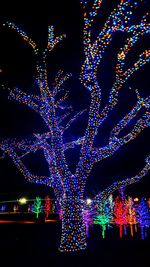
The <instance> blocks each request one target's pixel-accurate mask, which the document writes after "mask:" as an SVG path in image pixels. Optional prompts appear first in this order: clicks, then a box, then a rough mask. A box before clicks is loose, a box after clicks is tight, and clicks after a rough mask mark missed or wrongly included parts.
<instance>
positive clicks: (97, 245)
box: [0, 222, 150, 267]
mask: <svg viewBox="0 0 150 267" xmlns="http://www.w3.org/2000/svg"><path fill="white" fill-rule="evenodd" d="M0 231H1V234H0V254H1V256H0V260H1V261H2V262H3V264H2V265H1V266H4V267H5V266H15V267H16V266H20V267H21V266H28V267H29V266H33V267H34V266H42V267H43V266H51V267H53V266H54V267H55V266H56V267H57V266H68V267H72V266H77V267H78V266H79V267H80V266H82V267H83V266H91V267H93V266H98V267H100V266H102V267H106V266H111V267H113V266H115V267H117V266H120V267H122V266H128V267H131V266H132V267H148V266H150V265H149V262H150V261H149V248H150V238H149V236H150V235H149V233H148V236H147V238H146V239H145V240H140V238H139V235H137V236H136V238H134V239H132V238H131V237H129V236H128V237H124V238H123V239H122V240H120V239H119V237H118V236H119V230H118V229H117V228H116V229H109V230H108V231H107V234H106V239H105V240H102V238H101V232H100V228H99V227H94V228H91V229H90V237H89V239H88V249H87V251H85V252H83V253H78V254H64V253H60V252H59V251H58V250H57V247H58V246H59V241H60V231H61V225H60V224H59V223H58V222H54V223H47V224H44V223H38V224H18V223H14V224H1V225H0Z"/></svg>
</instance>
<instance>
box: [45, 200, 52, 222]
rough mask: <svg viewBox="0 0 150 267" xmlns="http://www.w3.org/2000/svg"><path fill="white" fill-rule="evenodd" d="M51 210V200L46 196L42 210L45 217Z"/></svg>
mask: <svg viewBox="0 0 150 267" xmlns="http://www.w3.org/2000/svg"><path fill="white" fill-rule="evenodd" d="M51 211H52V201H51V199H50V198H49V196H46V197H45V203H44V212H45V214H46V219H47V218H48V215H49V214H50V213H51Z"/></svg>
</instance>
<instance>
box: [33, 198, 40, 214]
mask: <svg viewBox="0 0 150 267" xmlns="http://www.w3.org/2000/svg"><path fill="white" fill-rule="evenodd" d="M32 212H34V213H35V214H36V218H37V219H38V217H39V213H41V212H42V200H41V198H40V197H36V199H35V201H34V205H33V209H32Z"/></svg>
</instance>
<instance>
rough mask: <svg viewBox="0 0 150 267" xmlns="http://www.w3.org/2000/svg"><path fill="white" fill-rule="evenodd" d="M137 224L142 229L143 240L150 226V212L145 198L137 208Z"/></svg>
mask: <svg viewBox="0 0 150 267" xmlns="http://www.w3.org/2000/svg"><path fill="white" fill-rule="evenodd" d="M136 211H137V222H138V224H139V226H140V228H141V238H142V239H144V238H145V235H146V228H148V227H149V226H150V212H149V209H148V205H147V202H146V200H145V199H144V197H143V198H142V199H141V201H140V202H139V204H138V206H137V210H136Z"/></svg>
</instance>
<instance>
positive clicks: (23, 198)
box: [18, 197, 27, 204]
mask: <svg viewBox="0 0 150 267" xmlns="http://www.w3.org/2000/svg"><path fill="white" fill-rule="evenodd" d="M18 201H19V203H20V204H26V203H27V199H26V198H25V197H22V198H20V199H19V200H18Z"/></svg>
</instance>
